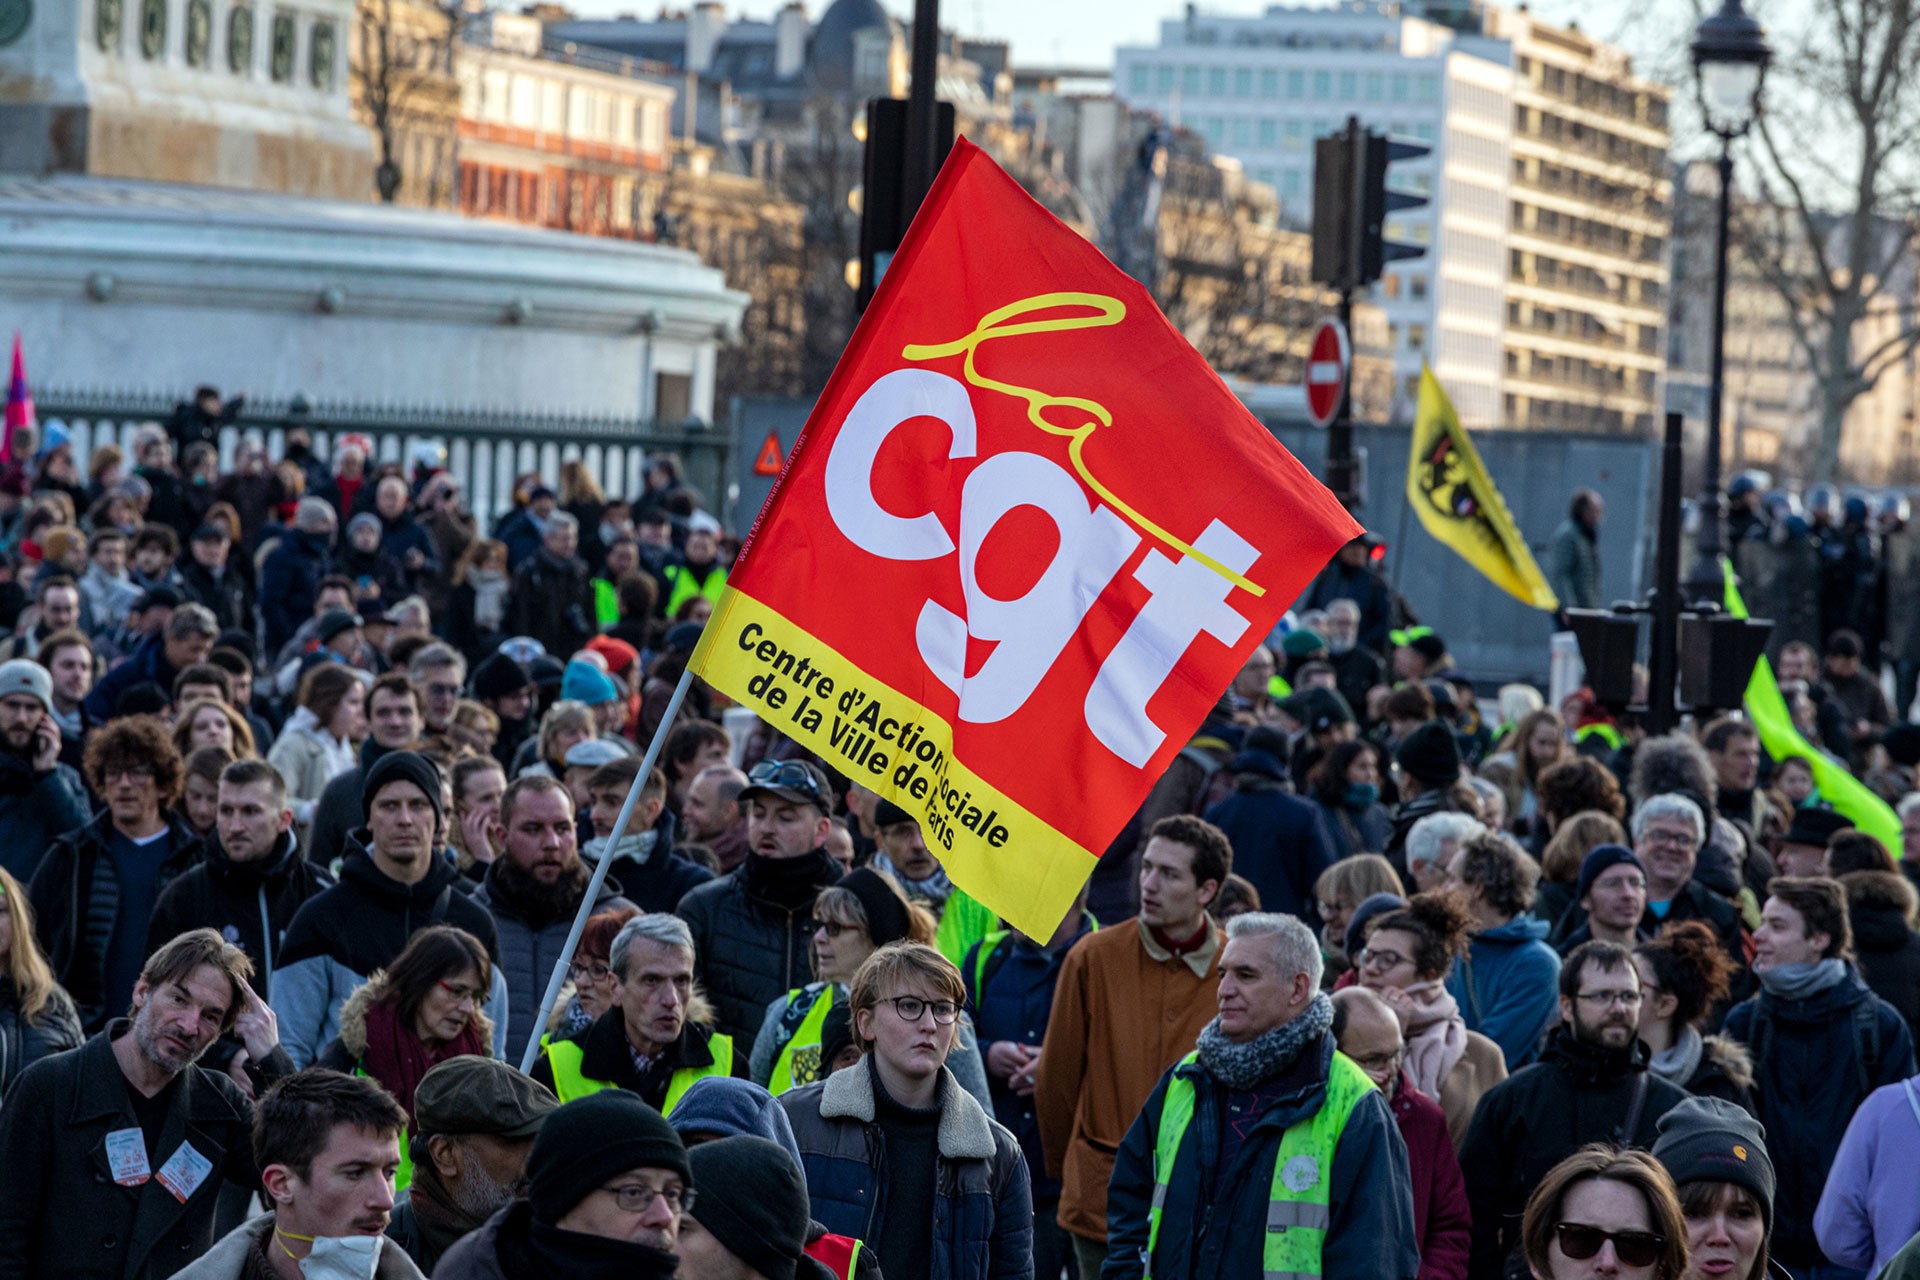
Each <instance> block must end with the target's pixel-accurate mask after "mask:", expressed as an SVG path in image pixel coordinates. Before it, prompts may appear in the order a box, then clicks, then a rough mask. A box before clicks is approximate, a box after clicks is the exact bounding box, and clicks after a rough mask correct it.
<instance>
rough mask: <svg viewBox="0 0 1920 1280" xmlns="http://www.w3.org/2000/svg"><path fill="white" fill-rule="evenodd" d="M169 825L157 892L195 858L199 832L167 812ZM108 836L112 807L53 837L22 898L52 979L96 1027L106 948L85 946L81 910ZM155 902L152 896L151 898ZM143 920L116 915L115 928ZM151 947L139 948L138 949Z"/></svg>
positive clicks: (107, 856) (143, 924)
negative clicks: (29, 909)
mask: <svg viewBox="0 0 1920 1280" xmlns="http://www.w3.org/2000/svg"><path fill="white" fill-rule="evenodd" d="M167 821H168V823H169V825H170V826H171V827H172V828H173V833H172V840H173V845H172V851H171V852H170V853H168V855H167V860H166V862H165V863H164V864H162V865H161V868H160V878H159V891H160V895H162V896H164V895H165V893H166V891H167V887H168V886H169V885H170V884H171V883H172V882H173V881H174V880H175V879H176V878H177V877H179V876H181V875H184V874H185V873H186V872H187V870H188V868H190V867H192V866H193V865H194V864H195V863H197V862H198V861H199V860H200V851H201V848H202V845H201V842H200V837H198V836H196V835H194V834H193V833H191V832H190V831H188V830H187V829H186V827H184V826H183V825H181V823H180V820H179V819H178V818H174V817H169V818H168V820H167ZM112 838H113V812H112V810H109V809H102V810H101V811H100V813H99V814H98V816H96V817H95V818H94V819H93V821H91V822H89V823H87V825H86V826H84V827H81V828H80V829H79V830H77V831H69V832H67V834H65V835H63V836H61V837H60V838H59V839H58V840H55V841H54V842H53V845H52V847H51V848H49V849H48V850H47V856H46V857H45V858H44V859H42V860H41V863H40V869H39V870H38V871H36V872H34V875H33V883H32V884H31V885H30V886H28V888H27V898H28V900H29V901H30V902H32V904H33V921H34V932H35V933H36V934H38V935H39V938H40V946H41V947H42V949H44V950H45V951H46V953H47V963H48V964H50V965H52V966H53V977H54V981H56V982H58V983H59V984H60V985H61V986H63V987H65V988H66V989H67V994H68V995H70V996H72V997H73V1002H74V1004H75V1005H77V1006H79V1009H80V1017H81V1021H82V1022H83V1023H86V1024H89V1025H90V1027H91V1029H94V1030H97V1029H98V1028H99V1027H100V1026H101V1025H102V1023H103V1021H104V1019H105V1018H106V1017H108V1016H111V1013H115V1012H118V1011H117V1010H114V1011H107V1010H103V1009H102V1008H101V1002H102V1000H103V999H104V997H105V994H106V993H105V990H104V976H105V975H104V973H103V969H104V967H105V965H106V959H107V956H106V949H105V947H104V946H89V945H88V943H87V938H86V924H85V919H84V917H85V915H86V911H87V902H88V898H89V897H90V896H91V894H92V892H93V875H94V868H96V867H97V866H99V865H100V863H101V862H102V861H103V860H105V861H110V860H111V859H112V856H113V855H112V854H111V853H109V852H108V851H107V843H108V841H110V840H111V839H112ZM156 902H157V899H156ZM148 924H149V921H147V920H124V919H123V920H119V921H117V922H116V923H115V927H116V928H122V929H141V930H145V929H146V928H147V926H148ZM151 950H152V948H151V947H148V948H144V949H143V954H145V953H147V952H150V951H151Z"/></svg>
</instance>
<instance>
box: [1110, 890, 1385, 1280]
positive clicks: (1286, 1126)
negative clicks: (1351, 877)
mask: <svg viewBox="0 0 1920 1280" xmlns="http://www.w3.org/2000/svg"><path fill="white" fill-rule="evenodd" d="M1320 977H1321V959H1320V945H1319V942H1318V940H1316V939H1315V938H1314V936H1313V932H1312V931H1311V930H1310V929H1308V928H1307V926H1306V925H1304V924H1302V923H1301V922H1300V921H1299V920H1297V919H1295V918H1294V917H1292V916H1283V915H1274V914H1270V913H1266V912H1253V913H1251V914H1247V915H1242V916H1236V917H1235V918H1234V919H1233V920H1232V921H1230V922H1229V923H1228V925H1227V945H1226V948H1225V949H1224V950H1223V951H1222V952H1221V954H1220V994H1219V1010H1220V1012H1219V1015H1218V1016H1217V1017H1215V1018H1214V1020H1213V1021H1212V1022H1210V1023H1208V1024H1207V1027H1206V1029H1205V1030H1203V1031H1202V1032H1201V1033H1200V1039H1199V1047H1198V1048H1197V1049H1195V1050H1194V1051H1193V1052H1192V1053H1189V1054H1188V1055H1187V1056H1186V1057H1185V1058H1182V1059H1181V1060H1180V1061H1179V1062H1178V1063H1176V1064H1175V1065H1174V1066H1173V1067H1172V1069H1170V1070H1169V1071H1168V1072H1167V1073H1166V1074H1165V1075H1164V1076H1162V1077H1161V1078H1160V1083H1159V1084H1158V1085H1157V1086H1155V1088H1154V1091H1153V1094H1152V1096H1151V1097H1149V1098H1148V1099H1147V1104H1146V1106H1145V1107H1143V1108H1142V1109H1141V1111H1140V1115H1139V1117H1138V1118H1137V1119H1135V1121H1134V1122H1133V1127H1132V1128H1131V1129H1130V1130H1128V1132H1127V1137H1126V1140H1125V1141H1124V1142H1123V1143H1121V1146H1120V1152H1119V1155H1118V1157H1117V1159H1116V1161H1115V1163H1114V1168H1113V1181H1112V1183H1111V1185H1110V1186H1109V1188H1108V1191H1107V1224H1108V1232H1109V1237H1110V1238H1109V1243H1108V1251H1107V1263H1106V1267H1105V1269H1104V1270H1103V1271H1102V1272H1101V1280H1137V1278H1139V1277H1143V1276H1146V1275H1162V1276H1164V1275H1179V1276H1185V1277H1188V1278H1189V1280H1221V1278H1223V1277H1226V1276H1229V1275H1232V1276H1244V1275H1248V1274H1256V1275H1257V1274H1261V1273H1265V1274H1267V1275H1275V1274H1300V1275H1326V1276H1376V1277H1403V1278H1405V1277H1412V1276H1414V1275H1415V1274H1416V1273H1417V1272H1418V1271H1419V1269H1420V1251H1419V1240H1418V1237H1417V1235H1416V1234H1415V1229H1414V1221H1413V1199H1412V1192H1411V1186H1412V1182H1411V1175H1410V1174H1409V1172H1408V1168H1407V1152H1406V1146H1405V1144H1404V1143H1403V1142H1402V1141H1401V1140H1400V1137H1399V1135H1398V1132H1397V1131H1396V1129H1395V1126H1394V1120H1393V1115H1392V1113H1391V1112H1390V1111H1389V1110H1388V1108H1387V1103H1386V1099H1385V1098H1384V1097H1383V1096H1382V1095H1381V1093H1380V1091H1379V1090H1378V1089H1377V1088H1375V1087H1374V1084H1373V1081H1372V1080H1371V1079H1370V1078H1368V1076H1367V1074H1366V1072H1365V1071H1363V1070H1362V1069H1361V1068H1360V1067H1359V1066H1357V1065H1356V1064H1355V1063H1354V1062H1353V1060H1352V1059H1351V1058H1348V1057H1346V1056H1345V1055H1342V1054H1337V1053H1335V1051H1334V1049H1335V1042H1334V1036H1333V1032H1332V1026H1333V1005H1332V1003H1331V1002H1330V1001H1329V1000H1328V998H1327V996H1326V994H1325V993H1324V992H1322V991H1321V990H1320Z"/></svg>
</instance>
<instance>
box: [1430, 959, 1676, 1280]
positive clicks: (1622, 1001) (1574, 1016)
mask: <svg viewBox="0 0 1920 1280" xmlns="http://www.w3.org/2000/svg"><path fill="white" fill-rule="evenodd" d="M1642 998H1643V997H1642V995H1641V991H1640V972H1639V970H1638V969H1636V968H1635V967H1634V963H1633V955H1632V953H1631V952H1629V951H1628V950H1627V949H1626V948H1625V947H1622V946H1620V945H1618V944H1616V943H1612V942H1586V943H1582V944H1581V945H1580V946H1578V947H1576V948H1574V950H1573V952H1572V953H1571V954H1570V955H1568V956H1567V959H1566V963H1565V964H1564V965H1562V966H1561V969H1560V1018H1561V1025H1559V1026H1557V1027H1555V1028H1554V1029H1553V1031H1552V1033H1551V1034H1550V1035H1549V1036H1548V1037H1547V1047H1546V1049H1545V1051H1544V1052H1542V1053H1541V1055H1540V1058H1539V1060H1538V1061H1537V1062H1535V1063H1534V1064H1533V1065H1532V1066H1529V1067H1523V1068H1521V1069H1520V1070H1519V1071H1516V1072H1514V1073H1513V1074H1512V1075H1510V1076H1508V1077H1507V1078H1506V1079H1505V1080H1503V1081H1501V1082H1500V1083H1499V1084H1497V1085H1495V1086H1494V1087H1493V1088H1492V1089H1490V1090H1488V1091H1487V1093H1486V1096H1484V1097H1483V1098H1481V1099H1480V1108H1479V1110H1477V1111H1476V1112H1474V1116H1473V1124H1472V1127H1470V1128H1469V1129H1468V1130H1467V1137H1466V1141H1465V1142H1463V1143H1462V1144H1461V1146H1460V1168H1461V1171H1462V1172H1463V1173H1465V1174H1466V1178H1467V1204H1468V1206H1469V1207H1470V1209H1471V1211H1472V1214H1473V1254H1472V1260H1471V1262H1470V1264H1469V1266H1468V1270H1467V1274H1468V1275H1470V1276H1474V1277H1476V1278H1478V1277H1495V1276H1503V1275H1525V1274H1526V1264H1525V1263H1524V1262H1520V1261H1518V1254H1519V1249H1520V1218H1521V1215H1522V1213H1524V1211H1525V1210H1526V1206H1527V1197H1528V1196H1529V1195H1530V1194H1532V1192H1533V1189H1534V1188H1535V1187H1537V1186H1538V1185H1540V1181H1541V1179H1543V1178H1544V1177H1546V1175H1547V1172H1548V1171H1549V1170H1551V1169H1552V1168H1553V1166H1554V1165H1556V1164H1558V1163H1560V1161H1562V1160H1564V1159H1565V1158H1566V1157H1568V1156H1570V1155H1572V1154H1573V1153H1574V1152H1576V1151H1578V1150H1579V1149H1580V1148H1581V1147H1584V1146H1586V1145H1587V1144H1588V1143H1589V1142H1607V1143H1612V1144H1614V1145H1616V1146H1623V1147H1639V1148H1640V1149H1642V1150H1646V1149H1648V1148H1650V1147H1652V1146H1653V1140H1654V1138H1656V1137H1657V1136H1659V1120H1660V1117H1661V1116H1663V1115H1665V1114H1666V1113H1667V1112H1668V1111H1670V1110H1672V1109H1673V1107H1674V1106H1675V1105H1677V1104H1678V1103H1680V1102H1681V1101H1682V1100H1684V1099H1685V1098H1686V1096H1687V1095H1686V1092H1685V1091H1684V1090H1682V1089H1680V1088H1678V1087H1677V1086H1675V1085H1671V1084H1668V1083H1667V1082H1666V1081H1665V1080H1662V1079H1660V1078H1659V1077H1657V1076H1655V1075H1653V1074H1652V1073H1651V1072H1649V1071H1648V1070H1647V1062H1648V1060H1649V1059H1650V1058H1651V1057H1652V1054H1651V1053H1650V1052H1649V1051H1648V1049H1647V1046H1646V1045H1645V1044H1643V1043H1641V1041H1640V1039H1639V1035H1638V1031H1637V1028H1638V1026H1639V1023H1640V1001H1641V999H1642ZM1515 1267H1518V1270H1515V1269H1514V1268H1515Z"/></svg>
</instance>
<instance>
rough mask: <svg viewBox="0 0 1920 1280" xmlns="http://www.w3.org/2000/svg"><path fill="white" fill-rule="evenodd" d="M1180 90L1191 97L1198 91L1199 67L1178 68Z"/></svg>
mask: <svg viewBox="0 0 1920 1280" xmlns="http://www.w3.org/2000/svg"><path fill="white" fill-rule="evenodd" d="M1180 92H1181V93H1184V94H1186V95H1188V96H1189V97H1192V96H1194V95H1196V94H1198V93H1199V92H1200V68H1198V67H1182V68H1180Z"/></svg>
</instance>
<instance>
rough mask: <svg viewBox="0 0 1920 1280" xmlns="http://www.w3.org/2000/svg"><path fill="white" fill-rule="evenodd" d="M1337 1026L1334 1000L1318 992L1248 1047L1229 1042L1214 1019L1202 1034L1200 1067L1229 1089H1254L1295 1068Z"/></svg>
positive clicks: (1250, 1042)
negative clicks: (1296, 1061)
mask: <svg viewBox="0 0 1920 1280" xmlns="http://www.w3.org/2000/svg"><path fill="white" fill-rule="evenodd" d="M1331 1026H1333V1001H1331V1000H1329V999H1327V993H1326V992H1324V991H1317V992H1315V993H1314V996H1313V999H1312V1000H1310V1001H1308V1002H1307V1007H1306V1008H1304V1009H1302V1010H1301V1011H1300V1012H1299V1013H1298V1014H1297V1015H1295V1016H1294V1017H1292V1018H1290V1019H1288V1020H1287V1021H1285V1022H1283V1023H1281V1024H1280V1025H1279V1026H1277V1027H1275V1028H1273V1029H1272V1030H1271V1031H1266V1032H1263V1033H1261V1034H1260V1035H1257V1036H1255V1037H1254V1038H1253V1039H1251V1040H1249V1041H1247V1042H1246V1043H1244V1044H1236V1043H1234V1042H1233V1041H1231V1040H1229V1039H1227V1037H1226V1034H1225V1033H1224V1032H1222V1031H1221V1030H1220V1019H1219V1018H1218V1017H1216V1018H1214V1020H1213V1021H1212V1022H1209V1023H1208V1024H1207V1026H1206V1029H1205V1030H1204V1031H1202V1032H1201V1033H1200V1043H1199V1048H1200V1065H1201V1066H1203V1067H1205V1068H1206V1069H1207V1074H1208V1075H1210V1076H1212V1077H1213V1078H1214V1079H1215V1080H1218V1081H1219V1082H1220V1083H1221V1084H1224V1085H1225V1086H1227V1088H1229V1089H1251V1088H1253V1086H1255V1085H1257V1084H1259V1083H1260V1082H1261V1081H1263V1080H1271V1079H1273V1078H1274V1077H1275V1076H1278V1075H1279V1074H1280V1073H1281V1072H1283V1071H1285V1070H1286V1069H1287V1068H1288V1067H1291V1066H1292V1065H1293V1063H1294V1060H1295V1059H1296V1058H1298V1057H1299V1056H1300V1054H1301V1053H1302V1052H1303V1051H1304V1050H1305V1049H1306V1048H1307V1047H1308V1046H1309V1045H1317V1044H1319V1043H1320V1037H1321V1036H1323V1035H1325V1034H1326V1033H1327V1029H1328V1028H1329V1027H1331Z"/></svg>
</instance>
